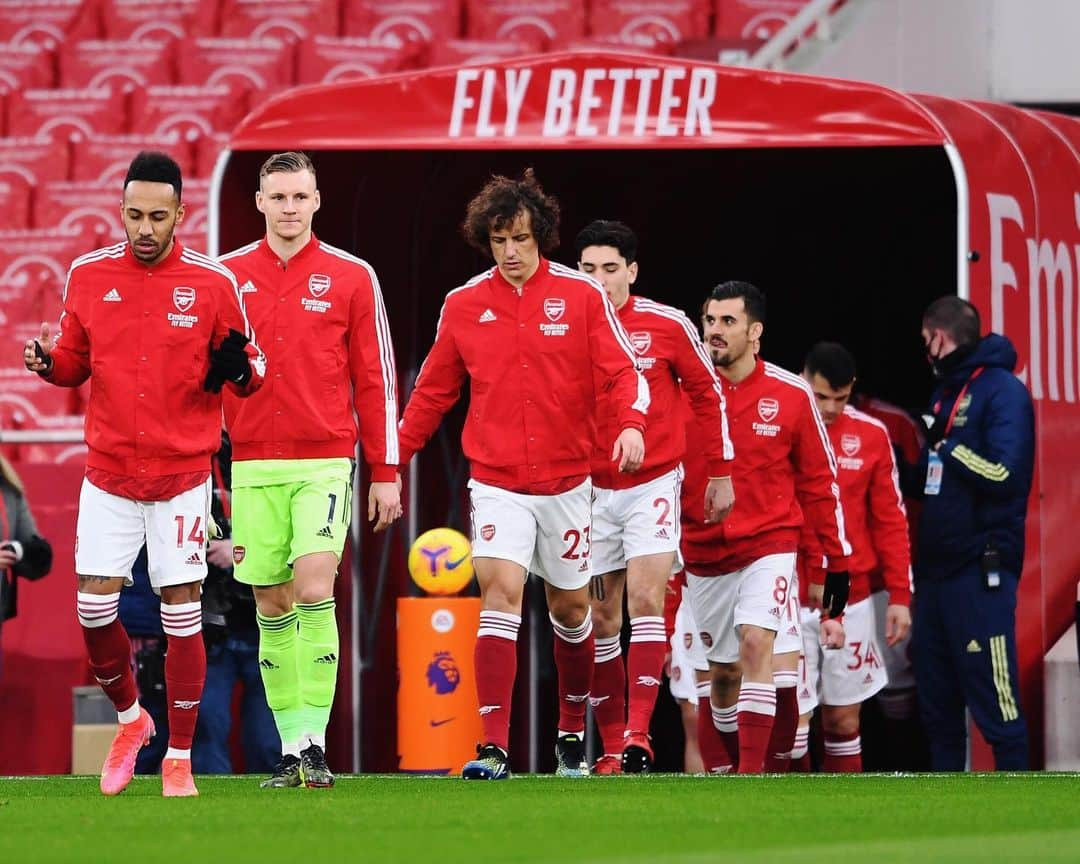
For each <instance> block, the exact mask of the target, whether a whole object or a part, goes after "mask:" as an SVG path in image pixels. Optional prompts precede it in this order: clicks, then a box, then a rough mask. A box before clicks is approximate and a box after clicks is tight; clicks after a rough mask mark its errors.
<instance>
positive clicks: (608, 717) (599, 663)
mask: <svg viewBox="0 0 1080 864" xmlns="http://www.w3.org/2000/svg"><path fill="white" fill-rule="evenodd" d="M595 643H596V655H595V656H596V664H595V669H594V670H593V683H592V690H591V695H590V696H589V704H590V705H591V706H592V709H593V716H594V717H595V718H596V725H597V726H598V727H599V729H600V740H601V742H602V743H603V745H604V753H607V754H610V755H612V756H617V755H618V754H620V753H622V748H623V732H624V731H625V730H626V667H625V666H624V665H623V658H622V648H621V647H620V646H619V637H618V636H597V637H596V639H595Z"/></svg>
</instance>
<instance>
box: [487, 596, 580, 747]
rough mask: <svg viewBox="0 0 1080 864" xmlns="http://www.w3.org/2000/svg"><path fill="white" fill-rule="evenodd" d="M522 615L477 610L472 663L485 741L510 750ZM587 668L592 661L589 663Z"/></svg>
mask: <svg viewBox="0 0 1080 864" xmlns="http://www.w3.org/2000/svg"><path fill="white" fill-rule="evenodd" d="M520 626H521V616H520V615H512V614H510V613H509V612H494V611H491V610H484V611H482V612H481V613H480V629H479V630H478V631H477V639H476V650H475V652H474V655H473V656H474V662H475V664H476V695H477V697H478V698H479V702H480V722H481V723H482V724H483V727H484V742H483V743H485V744H494V745H495V746H496V747H501V748H502V749H503V750H509V742H510V700H511V699H512V698H513V694H514V676H515V674H516V672H517V636H518V628H519V627H520ZM589 666H590V668H591V667H592V663H590V664H589Z"/></svg>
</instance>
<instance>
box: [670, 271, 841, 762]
mask: <svg viewBox="0 0 1080 864" xmlns="http://www.w3.org/2000/svg"><path fill="white" fill-rule="evenodd" d="M702 326H703V329H704V336H705V345H706V346H707V348H708V350H709V352H710V354H711V355H712V360H713V363H714V365H715V366H716V369H717V371H718V372H719V374H720V378H721V382H722V383H723V385H724V396H725V398H726V400H727V413H728V422H729V428H730V430H731V438H732V441H733V443H734V445H735V453H736V454H737V458H736V460H735V462H734V463H733V471H732V480H733V483H734V487H735V496H736V498H737V500H738V502H739V504H738V506H736V507H735V509H734V510H733V511H732V513H731V514H730V515H729V516H728V517H727V518H726V519H725V520H724V521H723V522H720V523H712V524H710V523H708V522H707V521H706V519H705V514H704V513H703V512H702V501H703V500H704V486H705V482H706V478H707V477H708V470H707V468H706V466H705V464H704V453H705V444H704V442H705V440H706V439H705V437H704V436H705V435H706V434H707V431H708V430H703V429H702V428H701V426H700V424H699V422H698V420H697V418H696V417H694V416H693V414H692V413H691V412H690V411H689V408H688V407H687V409H686V411H685V414H686V417H687V440H686V459H685V464H686V480H685V482H684V483H683V495H682V505H683V512H682V520H683V540H682V554H683V558H684V559H685V561H686V583H687V591H686V594H687V596H688V597H689V600H690V604H691V607H692V611H693V614H694V618H695V620H696V622H697V626H698V629H699V631H700V637H701V641H702V643H703V644H704V646H705V649H706V657H707V659H708V661H709V668H710V671H711V673H712V698H711V701H710V700H702V703H701V704H699V706H698V744H699V746H700V748H701V755H702V759H703V761H704V762H705V765H706V768H707V770H710V771H730V770H731V769H732V767H733V766H735V765H736V763H737V765H738V770H739V772H740V773H747V774H754V773H760V772H761V771H762V769H763V767H764V760H765V755H766V752H768V753H788V752H790V750H791V748H792V746H793V744H794V739H795V728H796V724H797V720H798V704H797V699H796V693H795V684H796V668H797V665H798V656H799V652H800V651H801V648H802V642H801V637H800V632H799V626H798V625H799V619H798V595H797V593H796V592H795V587H796V586H795V584H794V583H795V582H796V581H797V580H796V575H795V554H796V550H797V549H798V543H799V531H800V528H801V526H802V523H803V519H804V518H805V519H806V520H807V521H808V522H809V523H810V524H811V525H812V526H813V528H814V531H815V532H816V533H817V535H818V537H819V538H820V541H821V544H822V547H823V548H824V550H825V553H826V554H827V555H828V575H827V576H826V582H825V591H824V594H825V596H824V608H825V610H826V613H827V614H828V615H830V616H836V615H839V614H840V613H841V612H842V611H843V609H844V605H845V603H846V602H847V594H848V574H847V570H846V567H847V558H848V555H850V554H851V548H850V546H849V545H848V542H847V539H846V537H845V536H844V525H843V521H844V520H843V513H842V511H841V509H840V500H839V490H838V489H837V486H836V466H835V462H834V459H833V452H832V447H830V446H829V439H828V437H827V435H826V432H825V427H824V425H823V424H822V422H821V417H820V416H819V415H818V412H817V409H816V408H815V407H814V396H813V394H812V393H811V392H810V388H809V387H808V386H807V384H806V382H805V381H804V380H803V379H802V378H800V377H799V376H797V375H793V374H791V373H790V372H787V371H785V370H783V369H781V368H779V367H778V366H774V365H773V364H772V363H766V362H765V361H763V360H761V359H760V358H758V357H757V356H756V353H755V350H754V349H755V345H756V344H757V343H758V341H759V340H760V339H761V335H762V332H763V330H764V326H765V297H764V295H763V294H762V293H761V291H759V290H758V289H757V288H756V287H755V286H753V285H751V284H750V283H748V282H725V283H723V284H721V285H718V286H717V287H716V288H714V289H713V291H712V293H711V294H710V295H709V297H708V298H707V299H706V301H705V306H704V308H703V310H702ZM685 402H686V400H685V399H684V403H685ZM774 652H775V654H776V655H777V656H776V658H775V661H774V657H773V655H774ZM774 670H778V674H777V675H776V676H775V677H774ZM710 721H711V722H710ZM774 728H775V730H776V734H775V735H774V734H773V733H774Z"/></svg>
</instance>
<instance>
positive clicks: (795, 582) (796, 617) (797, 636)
mask: <svg viewBox="0 0 1080 864" xmlns="http://www.w3.org/2000/svg"><path fill="white" fill-rule="evenodd" d="M801 612H802V605H801V604H800V603H799V574H798V572H795V573H792V574H791V587H790V588H789V589H788V601H787V606H786V607H785V608H784V617H783V619H782V620H781V622H780V629H779V630H777V631H776V641H775V642H773V655H774V656H775V655H777V654H795V653H798V654H802V650H803V642H802V639H803V637H802V620H801V615H800V613H801Z"/></svg>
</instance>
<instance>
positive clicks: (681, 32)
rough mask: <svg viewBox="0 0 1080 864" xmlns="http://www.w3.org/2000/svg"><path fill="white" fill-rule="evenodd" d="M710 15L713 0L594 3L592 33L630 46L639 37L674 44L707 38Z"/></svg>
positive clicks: (595, 0)
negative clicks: (614, 38)
mask: <svg viewBox="0 0 1080 864" xmlns="http://www.w3.org/2000/svg"><path fill="white" fill-rule="evenodd" d="M711 15H712V8H711V4H710V0H593V4H592V9H591V12H590V15H589V24H590V27H589V29H590V31H591V32H592V35H593V36H614V37H617V39H618V41H620V42H626V43H631V44H632V43H633V42H634V40H635V39H636V38H640V37H646V38H648V39H654V40H656V41H657V42H669V43H672V44H674V43H677V42H682V41H683V40H684V39H701V38H704V37H705V36H708V35H709V19H710V18H711Z"/></svg>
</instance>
